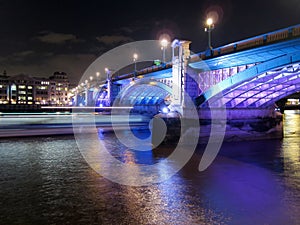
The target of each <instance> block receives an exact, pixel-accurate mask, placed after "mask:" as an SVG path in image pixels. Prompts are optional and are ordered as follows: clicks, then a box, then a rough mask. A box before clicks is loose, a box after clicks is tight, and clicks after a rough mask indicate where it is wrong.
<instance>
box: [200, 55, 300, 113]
mask: <svg viewBox="0 0 300 225" xmlns="http://www.w3.org/2000/svg"><path fill="white" fill-rule="evenodd" d="M297 91H300V51H299V52H296V53H293V54H287V55H284V56H281V57H278V58H275V59H272V60H269V61H266V62H264V63H261V64H258V65H256V66H253V67H251V68H250V69H247V70H245V71H242V72H240V73H237V74H236V75H234V76H232V77H229V78H228V79H226V80H224V81H222V82H220V83H218V84H217V85H215V86H213V87H211V88H210V89H208V90H207V91H205V92H204V93H203V94H202V96H203V97H204V99H205V101H204V103H202V104H201V107H207V103H208V102H209V106H210V107H214V106H215V107H217V106H219V105H220V102H221V104H225V105H226V106H227V107H228V108H246V107H248V108H257V107H260V108H267V107H269V106H272V105H274V103H275V102H276V101H277V100H279V99H281V98H284V97H286V96H288V95H290V94H293V93H295V92H297ZM220 93H222V94H220ZM218 99H221V101H217V100H218Z"/></svg>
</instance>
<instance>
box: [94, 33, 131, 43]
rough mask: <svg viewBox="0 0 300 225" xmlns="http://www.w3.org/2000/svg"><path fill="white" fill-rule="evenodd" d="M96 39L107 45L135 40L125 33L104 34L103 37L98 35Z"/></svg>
mask: <svg viewBox="0 0 300 225" xmlns="http://www.w3.org/2000/svg"><path fill="white" fill-rule="evenodd" d="M96 39H97V41H99V42H101V43H103V44H105V45H114V44H120V43H126V42H131V41H134V40H133V39H132V38H131V37H128V36H124V35H104V36H101V37H96Z"/></svg>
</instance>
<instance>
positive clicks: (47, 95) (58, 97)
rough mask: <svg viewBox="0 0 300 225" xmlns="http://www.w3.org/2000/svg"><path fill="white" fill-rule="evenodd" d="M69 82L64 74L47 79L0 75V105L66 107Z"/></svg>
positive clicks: (23, 75)
mask: <svg viewBox="0 0 300 225" xmlns="http://www.w3.org/2000/svg"><path fill="white" fill-rule="evenodd" d="M69 85H70V83H69V80H68V77H67V75H66V73H64V72H55V73H54V74H53V76H50V77H49V78H41V77H31V76H29V75H25V74H19V75H16V76H7V74H6V72H4V73H3V75H0V104H2V105H3V104H11V105H16V104H17V105H21V104H26V105H33V104H35V105H68V104H69V99H68V92H69Z"/></svg>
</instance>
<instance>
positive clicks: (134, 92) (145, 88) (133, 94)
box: [116, 79, 172, 105]
mask: <svg viewBox="0 0 300 225" xmlns="http://www.w3.org/2000/svg"><path fill="white" fill-rule="evenodd" d="M171 93H172V90H171V88H170V87H169V86H167V85H166V84H164V83H161V82H159V81H155V80H152V79H141V80H136V81H134V82H131V83H130V84H129V85H128V86H127V87H125V88H123V89H122V90H121V92H120V93H119V95H118V97H117V99H116V103H117V104H118V105H157V104H161V103H162V102H163V101H164V99H165V98H166V97H167V96H168V95H170V94H171Z"/></svg>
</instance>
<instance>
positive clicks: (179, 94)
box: [170, 40, 191, 115]
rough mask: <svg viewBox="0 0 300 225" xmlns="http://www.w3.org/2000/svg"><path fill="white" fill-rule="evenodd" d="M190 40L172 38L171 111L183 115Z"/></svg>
mask: <svg viewBox="0 0 300 225" xmlns="http://www.w3.org/2000/svg"><path fill="white" fill-rule="evenodd" d="M190 43H191V42H190V41H179V40H174V41H173V42H172V75H173V84H172V97H171V102H172V103H171V105H170V109H171V111H177V112H179V113H181V114H182V115H183V107H186V105H185V94H186V93H185V85H186V73H187V66H188V59H189V57H190Z"/></svg>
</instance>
